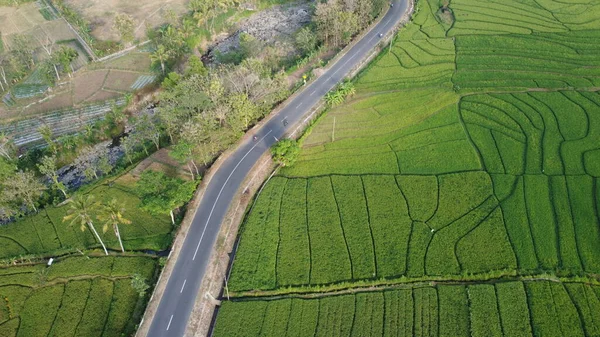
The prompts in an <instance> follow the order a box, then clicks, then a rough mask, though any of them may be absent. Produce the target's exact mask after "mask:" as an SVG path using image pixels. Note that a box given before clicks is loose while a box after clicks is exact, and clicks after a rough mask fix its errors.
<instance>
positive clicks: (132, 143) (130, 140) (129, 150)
mask: <svg viewBox="0 0 600 337" xmlns="http://www.w3.org/2000/svg"><path fill="white" fill-rule="evenodd" d="M121 146H122V147H123V152H125V157H126V158H127V160H129V163H130V164H133V158H132V156H133V155H134V154H135V152H136V151H137V149H138V148H139V147H140V142H139V139H138V138H137V137H135V136H133V135H128V136H126V137H123V138H121Z"/></svg>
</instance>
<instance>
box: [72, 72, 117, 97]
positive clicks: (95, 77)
mask: <svg viewBox="0 0 600 337" xmlns="http://www.w3.org/2000/svg"><path fill="white" fill-rule="evenodd" d="M107 73H108V71H107V70H96V71H89V72H83V73H80V74H77V76H75V78H73V80H72V88H73V101H74V103H75V104H78V103H81V102H83V101H85V100H86V99H88V98H90V97H91V96H92V95H93V94H95V93H96V92H97V91H98V90H100V89H102V86H103V85H104V80H105V79H106V74H107Z"/></svg>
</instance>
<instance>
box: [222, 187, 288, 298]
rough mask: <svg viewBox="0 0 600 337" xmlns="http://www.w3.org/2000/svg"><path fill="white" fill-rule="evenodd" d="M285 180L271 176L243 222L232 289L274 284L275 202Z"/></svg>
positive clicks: (279, 200) (276, 211)
mask: <svg viewBox="0 0 600 337" xmlns="http://www.w3.org/2000/svg"><path fill="white" fill-rule="evenodd" d="M286 182H287V179H285V178H282V177H274V178H273V179H271V181H270V182H269V183H268V184H267V185H266V187H265V189H264V190H263V193H262V194H261V197H259V198H258V199H257V200H256V203H255V204H254V206H253V208H252V211H251V212H250V214H249V215H248V217H247V219H246V221H245V223H244V224H243V227H242V236H241V238H240V243H239V247H238V249H237V252H236V255H235V260H234V264H233V270H232V273H231V280H230V287H231V289H232V290H234V291H237V290H252V289H274V288H275V286H276V280H275V279H276V274H275V273H276V260H277V244H278V238H279V227H280V225H279V206H280V204H281V196H282V194H283V190H284V187H285V184H286Z"/></svg>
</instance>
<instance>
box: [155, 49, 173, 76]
mask: <svg viewBox="0 0 600 337" xmlns="http://www.w3.org/2000/svg"><path fill="white" fill-rule="evenodd" d="M170 58H171V53H170V52H169V51H168V50H167V49H166V48H165V46H163V45H159V46H158V47H157V48H156V50H155V51H154V53H152V54H150V60H151V61H152V64H156V63H158V64H160V69H161V70H162V73H163V75H164V74H165V63H166V62H167V61H168V60H169V59H170Z"/></svg>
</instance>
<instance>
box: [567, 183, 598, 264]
mask: <svg viewBox="0 0 600 337" xmlns="http://www.w3.org/2000/svg"><path fill="white" fill-rule="evenodd" d="M566 183H567V184H566V186H567V190H568V196H569V200H570V204H571V209H572V214H573V223H574V224H575V236H576V242H577V247H578V249H579V255H580V256H581V262H582V263H583V267H584V269H585V270H586V271H587V272H589V273H595V274H596V273H599V272H600V240H598V238H600V230H599V224H598V217H597V214H596V205H595V204H594V199H595V198H597V196H595V193H596V191H594V185H593V184H594V178H592V177H589V176H568V177H567V178H566Z"/></svg>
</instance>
